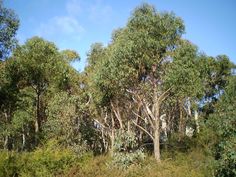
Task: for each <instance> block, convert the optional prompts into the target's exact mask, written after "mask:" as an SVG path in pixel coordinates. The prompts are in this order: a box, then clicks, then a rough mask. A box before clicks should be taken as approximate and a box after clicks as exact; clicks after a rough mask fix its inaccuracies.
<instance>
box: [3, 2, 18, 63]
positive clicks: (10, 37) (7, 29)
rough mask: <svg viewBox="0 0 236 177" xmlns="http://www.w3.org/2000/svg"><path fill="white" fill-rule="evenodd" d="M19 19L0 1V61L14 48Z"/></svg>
mask: <svg viewBox="0 0 236 177" xmlns="http://www.w3.org/2000/svg"><path fill="white" fill-rule="evenodd" d="M18 27H19V19H18V17H17V16H16V14H15V13H14V11H13V10H11V9H7V8H5V7H4V6H3V1H2V0H0V60H4V59H6V57H7V56H8V54H9V52H10V51H11V50H12V49H13V48H14V47H15V46H16V43H17V40H16V38H15V36H16V31H17V29H18Z"/></svg>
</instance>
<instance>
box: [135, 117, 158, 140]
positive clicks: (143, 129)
mask: <svg viewBox="0 0 236 177" xmlns="http://www.w3.org/2000/svg"><path fill="white" fill-rule="evenodd" d="M132 122H133V124H134V125H136V126H137V127H138V128H140V129H141V130H142V131H144V132H145V133H147V134H148V135H149V136H150V137H151V138H152V140H154V137H153V136H152V135H151V134H150V133H149V132H148V131H147V130H146V129H145V128H143V127H141V126H140V125H138V124H137V123H136V122H135V121H133V120H132Z"/></svg>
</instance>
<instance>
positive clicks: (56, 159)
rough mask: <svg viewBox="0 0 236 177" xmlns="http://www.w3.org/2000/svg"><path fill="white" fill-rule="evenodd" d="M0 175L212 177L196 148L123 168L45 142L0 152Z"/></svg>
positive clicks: (209, 166)
mask: <svg viewBox="0 0 236 177" xmlns="http://www.w3.org/2000/svg"><path fill="white" fill-rule="evenodd" d="M0 153H1V155H0V176H2V177H8V176H9V177H10V176H22V177H30V176H35V177H40V176H45V177H47V176H49V177H50V176H68V177H69V176H71V177H72V176H78V177H90V176H91V177H96V176H97V177H98V176H101V177H112V176H114V177H118V176H119V177H137V176H140V177H141V176H144V177H145V176H148V177H155V176H157V177H159V176H165V177H168V176H171V177H172V176H179V177H185V176H186V177H187V176H193V177H194V176H199V177H200V176H212V172H213V167H214V165H213V163H212V162H213V159H212V158H211V156H210V155H209V154H206V153H205V152H204V151H202V150H200V149H193V150H190V151H189V152H187V153H184V152H180V151H168V150H167V151H164V152H162V162H161V163H160V164H157V163H156V161H155V159H154V158H153V157H152V156H150V155H148V154H147V155H146V157H145V158H144V160H143V161H140V162H139V163H136V162H134V163H132V164H131V165H129V166H128V167H127V168H123V167H122V166H120V165H119V164H117V165H115V164H114V163H112V161H113V159H112V158H111V157H110V156H109V155H98V156H94V155H92V153H84V154H83V155H80V156H78V155H77V154H75V153H74V152H73V151H71V150H70V149H66V148H62V147H57V146H56V144H54V143H52V142H51V143H49V144H47V145H46V146H44V147H41V148H38V149H36V150H35V151H33V152H23V153H17V152H7V151H1V152H0Z"/></svg>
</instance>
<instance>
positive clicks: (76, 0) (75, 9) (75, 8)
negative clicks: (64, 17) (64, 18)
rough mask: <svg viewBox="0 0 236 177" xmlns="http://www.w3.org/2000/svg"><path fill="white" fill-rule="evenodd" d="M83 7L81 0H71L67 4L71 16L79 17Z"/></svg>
mask: <svg viewBox="0 0 236 177" xmlns="http://www.w3.org/2000/svg"><path fill="white" fill-rule="evenodd" d="M81 6H82V5H81V1H80V0H69V1H67V3H66V11H67V13H68V14H69V15H70V16H77V15H78V14H80V13H81V11H82V7H81Z"/></svg>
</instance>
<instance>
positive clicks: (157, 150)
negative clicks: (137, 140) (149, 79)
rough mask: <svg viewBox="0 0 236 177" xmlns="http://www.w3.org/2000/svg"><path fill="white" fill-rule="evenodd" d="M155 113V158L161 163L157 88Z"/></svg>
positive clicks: (154, 96) (154, 101) (154, 104)
mask: <svg viewBox="0 0 236 177" xmlns="http://www.w3.org/2000/svg"><path fill="white" fill-rule="evenodd" d="M153 113H154V118H155V120H154V130H153V131H154V132H153V133H154V140H153V144H154V157H155V159H156V161H157V162H161V152H160V128H159V126H160V105H159V100H158V97H157V88H156V86H155V87H154V92H153Z"/></svg>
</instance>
